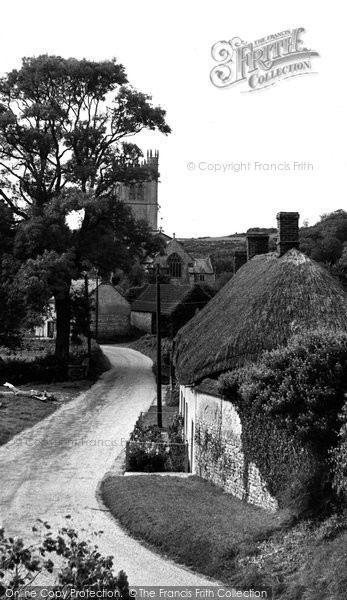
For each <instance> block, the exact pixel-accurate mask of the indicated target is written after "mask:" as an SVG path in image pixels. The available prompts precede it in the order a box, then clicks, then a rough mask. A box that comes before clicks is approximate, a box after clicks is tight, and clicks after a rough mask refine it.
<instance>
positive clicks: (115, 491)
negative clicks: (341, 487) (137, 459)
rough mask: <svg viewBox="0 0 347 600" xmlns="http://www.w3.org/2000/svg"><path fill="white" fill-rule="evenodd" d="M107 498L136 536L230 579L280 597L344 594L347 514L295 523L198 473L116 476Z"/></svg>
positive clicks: (330, 598)
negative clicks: (267, 589) (270, 590)
mask: <svg viewBox="0 0 347 600" xmlns="http://www.w3.org/2000/svg"><path fill="white" fill-rule="evenodd" d="M101 492H102V497H103V500H104V503H105V505H106V506H107V507H108V508H109V510H110V511H111V513H112V514H113V516H114V517H115V518H116V519H117V520H118V521H119V522H120V524H121V525H122V526H123V527H124V528H125V529H126V530H127V531H128V532H129V533H130V534H131V535H132V536H134V537H135V538H137V539H139V540H142V541H144V542H146V543H147V544H149V545H151V546H152V547H153V548H154V549H157V550H158V551H160V552H161V553H163V554H166V555H168V556H169V557H170V558H172V559H173V560H176V561H177V562H179V563H182V564H185V565H187V566H189V567H191V568H193V569H195V570H197V571H199V572H201V573H203V574H205V575H208V576H210V577H213V578H214V579H218V580H221V581H223V582H224V583H226V584H229V585H234V586H238V587H244V588H247V589H250V588H254V589H257V588H258V589H260V588H261V587H264V586H271V587H273V589H274V592H275V597H276V599H278V600H303V599H305V600H317V598H319V600H345V599H346V597H347V531H346V529H347V518H346V515H340V516H332V517H330V518H329V519H326V520H325V521H322V522H320V523H318V522H313V521H309V522H308V521H307V522H303V523H297V524H293V523H291V521H290V519H289V515H288V514H286V513H284V512H279V513H275V514H274V513H269V512H268V511H265V510H262V509H258V508H255V507H252V506H250V505H248V504H245V503H244V502H242V501H240V500H237V499H235V498H233V497H232V496H231V495H229V494H225V493H224V492H223V491H222V490H221V489H220V488H218V487H216V486H214V485H212V484H210V483H208V482H206V481H203V480H201V479H199V478H197V477H190V478H189V479H183V478H182V479H181V478H176V477H161V476H158V475H149V476H146V477H143V476H142V477H136V476H135V477H111V478H108V479H106V480H105V481H104V482H103V484H102V489H101Z"/></svg>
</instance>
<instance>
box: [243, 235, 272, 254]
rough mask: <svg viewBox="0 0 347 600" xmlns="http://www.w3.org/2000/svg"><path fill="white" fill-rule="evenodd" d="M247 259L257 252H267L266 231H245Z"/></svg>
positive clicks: (267, 237)
mask: <svg viewBox="0 0 347 600" xmlns="http://www.w3.org/2000/svg"><path fill="white" fill-rule="evenodd" d="M246 240H247V260H251V258H253V256H256V255H257V254H267V252H269V236H268V234H267V233H256V232H254V233H247V235H246Z"/></svg>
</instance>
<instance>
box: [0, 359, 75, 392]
mask: <svg viewBox="0 0 347 600" xmlns="http://www.w3.org/2000/svg"><path fill="white" fill-rule="evenodd" d="M62 378H63V373H62V372H60V371H59V369H58V366H57V363H56V360H55V357H54V355H52V354H47V355H45V356H42V357H37V358H35V360H25V359H20V358H11V359H7V360H3V361H1V362H0V382H1V384H3V383H5V382H6V381H9V382H10V383H13V384H14V385H21V384H24V383H29V382H31V381H42V382H44V383H50V382H52V381H54V380H60V379H62Z"/></svg>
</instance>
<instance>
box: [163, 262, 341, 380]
mask: <svg viewBox="0 0 347 600" xmlns="http://www.w3.org/2000/svg"><path fill="white" fill-rule="evenodd" d="M322 326H324V327H330V328H332V329H335V330H344V331H346V330H347V307H346V296H345V293H344V291H343V290H342V288H341V286H340V285H339V284H338V282H337V281H336V280H335V279H334V278H333V277H331V276H330V275H329V273H328V272H327V270H326V269H324V267H322V266H320V265H319V264H318V263H316V262H314V261H312V260H311V259H309V258H308V257H307V256H305V255H304V254H302V253H301V252H299V251H298V250H289V251H288V252H287V253H286V254H284V255H283V256H282V257H278V256H277V254H276V253H271V254H263V255H258V256H255V257H253V258H252V259H251V260H250V261H249V262H247V263H246V264H245V265H244V266H243V267H241V269H240V270H239V271H238V272H237V273H236V275H235V276H234V277H233V278H232V279H231V280H230V281H229V282H228V283H227V284H226V285H225V286H224V287H223V288H222V289H221V291H220V292H219V293H218V294H217V295H216V296H215V297H214V298H213V299H212V300H211V301H210V302H209V303H208V304H207V306H206V307H205V308H204V309H203V310H202V311H201V312H200V313H199V314H198V315H197V316H196V317H194V318H193V319H192V320H191V321H189V322H188V323H187V324H186V325H185V326H184V327H183V328H182V329H180V331H179V332H178V334H177V337H176V341H175V356H174V360H175V365H176V372H177V377H178V379H179V381H180V382H181V383H182V384H186V385H188V384H193V383H196V382H199V381H201V380H202V379H204V378H206V377H216V376H217V375H218V374H220V373H223V372H225V371H227V370H230V369H232V368H234V367H235V366H239V365H241V364H243V363H245V362H247V361H248V360H255V359H256V358H257V357H258V356H259V354H260V353H261V352H262V351H263V350H271V349H273V348H276V347H278V346H282V345H284V344H286V342H287V340H288V339H289V338H290V337H291V335H292V334H293V333H296V332H298V331H301V330H302V329H308V328H316V327H322Z"/></svg>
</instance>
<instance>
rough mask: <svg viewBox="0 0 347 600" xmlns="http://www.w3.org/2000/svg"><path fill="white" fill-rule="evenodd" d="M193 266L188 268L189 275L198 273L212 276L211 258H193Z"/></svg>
mask: <svg viewBox="0 0 347 600" xmlns="http://www.w3.org/2000/svg"><path fill="white" fill-rule="evenodd" d="M193 261H194V263H193V266H192V267H189V273H194V274H195V273H198V274H200V273H201V274H206V275H208V274H211V275H213V273H214V270H213V267H212V262H211V258H210V257H209V256H207V257H206V258H194V257H193Z"/></svg>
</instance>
